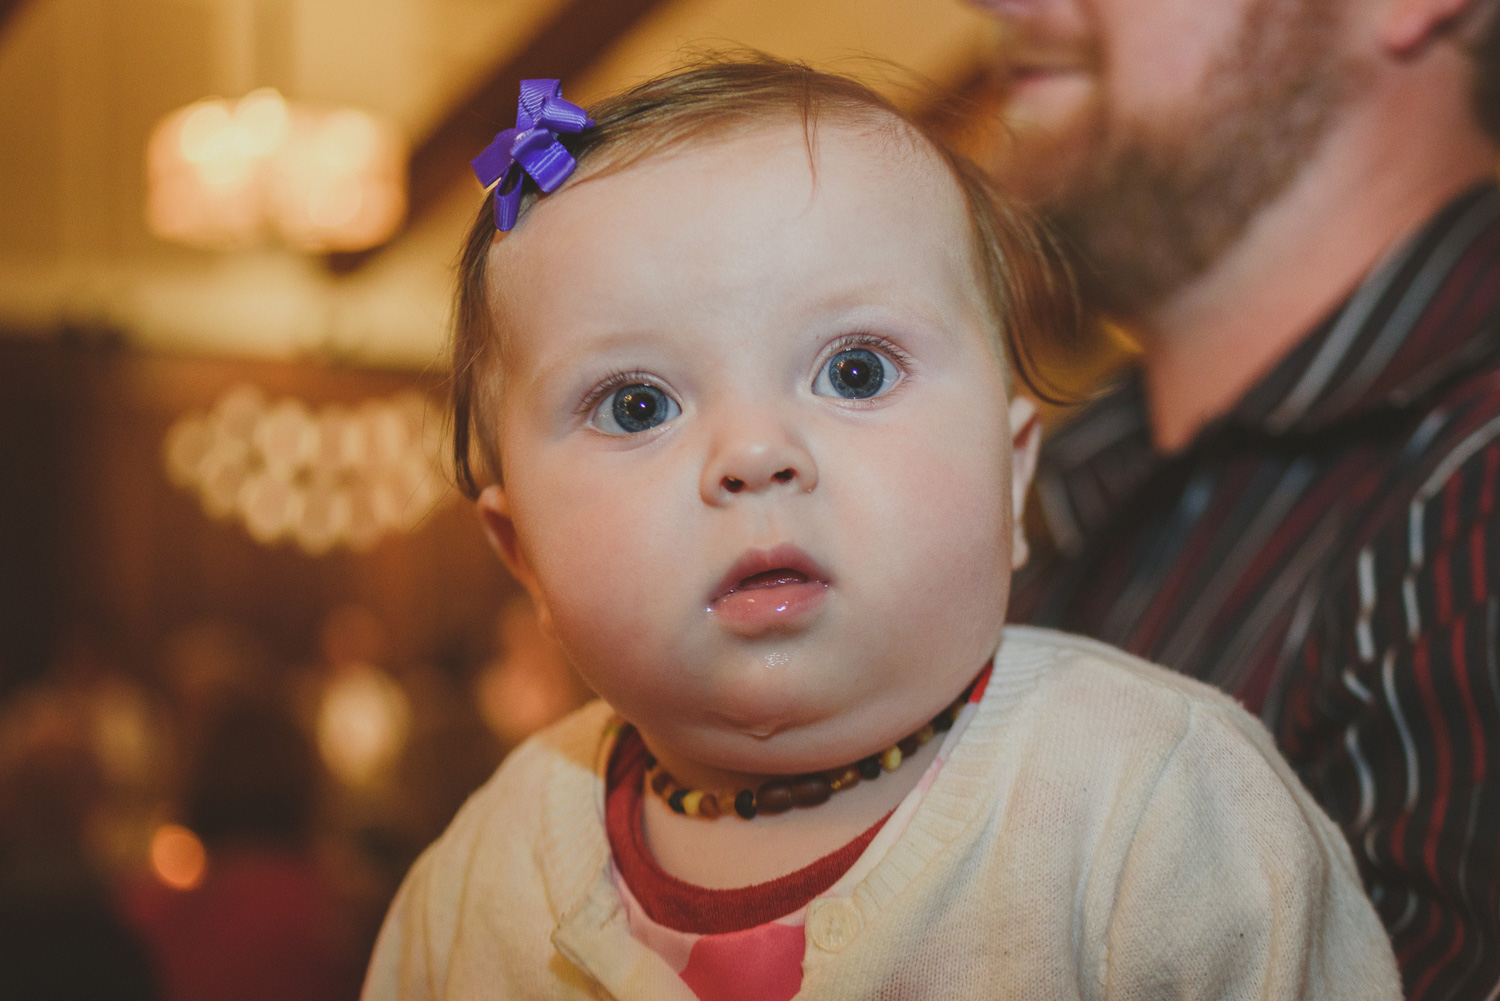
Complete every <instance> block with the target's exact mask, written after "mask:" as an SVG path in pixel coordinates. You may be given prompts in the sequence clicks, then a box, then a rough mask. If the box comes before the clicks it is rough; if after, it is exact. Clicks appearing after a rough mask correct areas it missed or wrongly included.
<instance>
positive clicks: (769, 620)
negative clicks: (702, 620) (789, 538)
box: [708, 543, 830, 635]
mask: <svg viewBox="0 0 1500 1001" xmlns="http://www.w3.org/2000/svg"><path fill="white" fill-rule="evenodd" d="M829 583H830V578H829V575H828V572H827V571H826V570H824V569H823V568H822V567H820V566H818V564H817V563H816V562H815V561H814V560H813V559H812V557H810V556H808V555H807V554H806V553H804V552H803V551H802V550H801V549H799V548H797V547H796V546H794V545H792V544H790V543H783V544H781V545H779V546H773V547H771V548H770V549H752V550H750V551H748V552H747V553H745V555H743V556H741V557H740V558H739V559H738V560H736V561H735V564H734V566H732V567H730V568H729V572H728V573H726V574H725V575H724V577H723V579H722V580H721V581H720V582H719V585H718V587H716V588H715V589H714V591H713V592H712V594H711V595H710V597H709V602H708V608H709V611H711V612H713V613H714V615H715V617H716V618H718V619H720V620H721V621H723V622H724V623H725V624H726V625H728V626H729V627H730V628H731V629H732V630H733V631H735V632H738V633H742V634H746V635H754V634H757V633H762V632H767V631H771V630H775V629H782V628H787V627H790V626H791V625H793V623H794V622H796V621H797V620H798V619H800V618H801V617H802V616H803V615H804V614H805V613H808V612H811V611H812V610H813V609H814V608H816V607H817V606H819V605H821V604H822V603H823V598H824V595H825V594H826V592H827V590H828V585H829Z"/></svg>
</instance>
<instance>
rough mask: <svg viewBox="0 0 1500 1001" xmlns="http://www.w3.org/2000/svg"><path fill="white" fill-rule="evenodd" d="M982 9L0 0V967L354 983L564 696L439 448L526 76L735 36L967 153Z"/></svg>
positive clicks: (561, 670) (585, 81)
mask: <svg viewBox="0 0 1500 1001" xmlns="http://www.w3.org/2000/svg"><path fill="white" fill-rule="evenodd" d="M993 32H994V26H993V23H992V22H991V21H989V20H988V19H986V18H984V17H982V16H980V15H978V14H977V13H975V12H973V11H971V10H969V9H968V8H966V7H964V6H962V5H961V4H960V3H958V2H957V0H819V2H818V3H816V4H806V3H796V2H791V0H357V2H356V0H0V997H3V998H26V999H51V998H58V999H63V998H91V999H108V998H162V999H173V1001H178V999H181V1001H188V999H230V998H258V999H270V998H274V999H281V1001H296V999H302V998H309V999H312V998H328V999H340V998H353V997H354V996H356V994H357V991H358V985H359V981H360V977H361V974H362V971H363V965H364V961H365V958H366V956H367V955H368V953H369V949H370V947H371V945H372V943H373V939H374V935H375V933H376V930H377V928H378V925H379V921H380V919H381V917H382V915H383V914H384V911H385V908H386V905H387V904H388V902H389V900H390V897H391V895H392V894H393V893H394V891H395V889H396V886H397V885H398V883H399V881H400V879H401V877H402V875H403V874H404V873H405V871H406V868H407V866H408V865H409V864H410V863H411V861H412V860H413V859H414V858H415V856H416V854H417V853H418V852H419V851H420V850H421V849H422V848H423V847H424V846H425V845H426V844H427V843H428V842H429V841H430V840H431V839H432V838H434V837H435V836H436V835H437V834H438V833H439V832H440V831H441V830H442V828H443V827H444V825H445V824H446V823H447V821H448V820H449V819H450V817H451V816H452V814H453V812H454V811H455V810H456V809H457V807H458V806H459V805H460V804H461V803H462V802H463V800H464V798H465V797H466V796H467V795H468V794H469V793H470V792H471V791H472V790H473V789H474V788H475V787H476V786H477V785H478V784H479V783H481V782H482V781H483V780H484V779H485V778H486V777H487V776H488V775H489V774H490V773H491V772H492V771H493V769H494V768H495V766H496V765H497V764H498V763H499V762H500V760H501V758H502V757H503V756H504V754H505V753H506V751H507V750H508V749H509V748H511V747H512V746H514V745H515V744H516V743H517V742H519V741H520V740H522V739H523V738H524V737H525V736H526V735H527V734H529V733H530V732H532V731H534V730H535V729H537V728H538V727H540V726H543V725H545V724H547V723H549V722H551V721H552V720H554V719H556V718H557V717H559V716H560V715H562V714H564V713H566V712H567V711H568V710H570V709H571V708H572V707H574V706H576V705H578V704H580V703H581V702H582V701H583V700H584V699H585V698H586V697H587V692H586V690H585V689H584V687H583V686H582V684H581V683H580V682H579V681H578V680H577V678H576V677H575V676H574V675H573V674H572V672H571V670H570V668H569V667H568V666H567V664H566V662H565V660H564V659H563V657H562V656H561V655H560V653H559V652H558V651H557V650H556V649H555V648H554V647H553V646H551V645H550V644H549V642H548V641H547V640H546V639H545V638H544V637H543V636H542V635H541V634H540V633H539V632H538V631H537V628H536V624H535V618H534V616H533V614H532V610H531V609H530V607H529V606H528V604H527V602H526V599H525V597H524V595H523V594H522V593H521V592H520V590H519V589H518V587H517V586H516V585H515V584H514V582H513V581H511V580H510V579H508V578H507V577H506V575H505V574H504V571H503V570H501V569H500V567H499V565H498V563H497V561H496V560H495V558H494V557H493V556H492V555H491V553H490V552H489V550H488V548H487V547H486V545H485V544H484V542H483V540H482V537H481V535H480V532H479V530H478V527H477V524H476V522H475V520H474V518H473V517H472V515H471V513H470V511H469V509H468V507H467V505H466V504H464V503H462V502H460V501H459V500H458V499H457V498H456V495H455V493H454V491H453V490H452V488H451V486H450V471H449V469H448V468H447V466H446V465H445V459H444V444H445V434H446V428H445V423H444V419H443V403H444V376H445V373H444V362H443V358H442V353H443V343H444V337H445V321H446V316H447V307H448V293H449V281H450V267H451V264H452V262H453V259H454V257H455V254H456V252H457V248H458V246H459V242H460V236H461V233H462V231H463V229H464V227H465V224H466V222H467V221H468V219H469V218H470V217H471V215H472V213H473V211H474V210H475V207H476V206H477V204H478V201H479V199H480V191H479V188H478V185H477V184H476V182H475V181H474V179H473V178H472V176H471V175H470V173H469V171H468V165H467V161H468V160H469V158H470V157H472V156H474V155H475V154H477V153H478V152H479V150H481V149H482V148H483V147H484V146H485V145H486V144H487V143H488V142H489V141H490V139H491V138H492V137H493V135H494V133H495V132H497V131H499V130H500V129H502V128H505V127H508V126H509V125H510V124H512V122H513V119H514V113H515V110H514V109H515V95H516V89H517V83H518V81H519V80H520V79H521V78H523V77H531V76H545V77H554V76H555V77H561V78H562V79H563V87H564V93H565V94H566V95H567V96H568V97H569V98H570V99H572V100H574V101H578V102H583V103H587V102H589V101H592V100H594V99H596V98H598V97H600V96H602V95H604V94H606V93H609V92H612V91H615V90H617V89H619V88H621V87H624V86H626V85H629V84H631V83H633V82H635V81H638V80H640V79H642V78H644V77H647V76H649V75H651V74H653V73H655V72H658V71H660V70H663V69H666V68H668V67H670V66H671V65H673V64H674V63H675V62H677V61H679V60H680V58H681V56H682V53H683V52H684V50H686V49H693V48H697V49H704V48H711V49H716V48H726V47H734V46H747V47H753V48H757V49H761V50H764V51H768V52H771V53H774V54H777V55H782V56H789V57H799V58H803V59H807V60H809V61H810V62H813V63H814V64H817V65H820V66H824V67H831V68H834V69H839V70H843V71H845V72H852V73H854V74H856V75H861V76H864V77H865V78H867V79H870V80H871V81H872V82H874V83H875V84H876V85H877V86H878V87H881V88H882V89H885V90H886V91H887V92H889V93H890V94H891V95H892V96H893V97H894V98H895V99H896V100H897V101H898V102H900V103H902V104H903V105H905V106H907V107H910V108H912V110H914V111H915V112H916V113H918V114H921V115H924V116H928V117H929V118H930V120H932V121H933V122H935V123H936V124H938V125H939V126H940V127H941V128H943V129H944V130H946V131H948V132H949V134H950V135H952V136H954V137H956V138H957V139H958V140H959V141H960V142H961V143H964V144H968V145H969V147H970V148H971V149H973V150H975V151H976V152H979V153H981V154H984V153H985V151H984V150H982V149H980V147H981V146H982V145H983V144H984V143H987V142H990V141H991V140H990V139H988V138H986V137H988V136H990V135H992V134H993V131H994V130H993V129H992V128H989V126H992V125H993V112H994V108H995V101H996V97H997V90H996V85H995V84H994V82H993V79H992V76H991V72H990V67H991V66H992V64H993V63H994V61H995V52H996V42H997V39H996V38H995V36H994V34H993ZM919 79H920V80H925V81H928V82H929V83H930V86H921V85H917V86H914V85H913V81H914V80H919ZM945 95H946V97H948V98H951V97H955V96H956V97H958V98H960V99H961V100H960V101H959V102H956V103H955V102H952V101H949V100H945Z"/></svg>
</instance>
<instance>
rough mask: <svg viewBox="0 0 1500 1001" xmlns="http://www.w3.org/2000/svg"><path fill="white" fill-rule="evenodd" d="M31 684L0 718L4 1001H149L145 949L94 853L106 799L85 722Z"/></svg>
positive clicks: (68, 703) (75, 708) (71, 704)
mask: <svg viewBox="0 0 1500 1001" xmlns="http://www.w3.org/2000/svg"><path fill="white" fill-rule="evenodd" d="M69 694H70V693H67V692H65V691H62V690H60V689H58V688H57V687H56V686H49V687H44V688H38V689H36V690H34V691H30V692H26V693H23V694H21V695H19V696H18V697H15V698H13V699H12V700H11V702H10V704H9V706H8V707H7V709H6V711H5V713H4V715H3V716H0V998H18V999H20V998H24V999H27V1001H138V999H139V1001H146V999H151V998H155V997H156V996H157V994H156V990H155V985H154V983H153V974H152V971H151V967H150V963H149V960H148V958H147V955H146V952H145V950H144V948H143V946H142V944H141V943H140V941H139V940H138V939H137V938H136V936H135V935H134V934H133V933H132V932H131V931H130V930H129V928H128V927H127V926H126V924H125V922H124V920H123V918H122V916H121V915H120V914H119V913H118V912H117V909H116V907H115V904H114V900H113V895H112V894H111V892H110V890H109V887H108V885H107V882H106V879H105V877H104V874H103V873H102V872H101V871H100V869H99V866H98V864H97V862H96V860H95V858H94V857H93V854H94V853H93V852H91V850H90V849H91V840H92V837H91V835H92V833H93V827H94V824H95V819H96V816H97V812H98V810H99V805H100V800H101V798H102V797H103V795H104V792H105V780H104V775H103V773H102V771H101V768H100V763H99V760H98V758H97V756H96V754H95V749H94V747H93V744H92V740H91V736H92V735H91V732H90V730H91V727H90V722H91V721H90V719H89V714H88V713H87V712H85V711H82V710H83V709H85V708H86V706H84V705H83V704H82V703H80V702H79V700H77V699H76V698H70V697H69Z"/></svg>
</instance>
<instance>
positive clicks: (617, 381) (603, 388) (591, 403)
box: [574, 371, 662, 417]
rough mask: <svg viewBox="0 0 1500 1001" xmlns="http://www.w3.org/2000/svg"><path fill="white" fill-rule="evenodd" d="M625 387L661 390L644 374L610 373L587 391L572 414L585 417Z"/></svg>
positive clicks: (632, 372)
mask: <svg viewBox="0 0 1500 1001" xmlns="http://www.w3.org/2000/svg"><path fill="white" fill-rule="evenodd" d="M625 386H656V388H658V389H661V388H662V387H661V386H659V385H657V382H656V380H655V379H653V378H651V376H649V375H647V374H646V373H645V372H640V371H616V372H611V373H609V374H608V375H606V376H605V377H604V378H603V379H601V380H600V381H599V382H598V383H597V384H596V385H595V386H594V388H593V389H591V390H589V392H588V394H587V395H585V396H584V398H583V399H582V400H581V401H580V402H579V404H578V407H577V409H575V410H574V413H575V414H577V415H578V416H580V417H587V416H588V415H589V414H592V413H593V412H594V411H595V410H596V409H598V407H599V404H601V403H603V402H604V401H605V399H607V398H608V397H609V394H610V393H613V392H614V391H615V390H617V389H622V388H624V387H625Z"/></svg>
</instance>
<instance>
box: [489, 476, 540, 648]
mask: <svg viewBox="0 0 1500 1001" xmlns="http://www.w3.org/2000/svg"><path fill="white" fill-rule="evenodd" d="M474 508H475V510H476V511H477V512H478V513H479V524H480V525H482V526H483V527H484V534H485V535H486V536H487V537H488V538H489V540H490V545H491V546H493V547H494V549H495V552H496V553H497V554H499V556H500V562H501V563H504V564H505V569H507V570H509V571H510V575H511V576H512V577H514V578H515V579H516V580H518V581H520V582H521V586H522V587H524V588H526V593H527V594H529V595H531V604H532V605H533V606H534V607H535V608H536V617H537V624H538V625H540V626H541V629H542V632H544V633H546V634H547V635H548V636H552V637H554V638H556V633H555V632H554V631H553V629H552V611H551V610H550V609H549V608H548V607H547V602H546V599H544V598H543V597H542V592H541V589H540V588H539V587H538V586H537V579H536V573H535V572H533V571H532V569H531V563H530V562H529V561H528V560H527V559H526V553H525V552H524V551H523V550H522V549H521V542H520V539H518V538H517V537H516V523H515V521H514V520H513V519H512V518H511V516H510V500H509V498H507V497H506V496H505V489H504V488H503V487H501V486H499V485H498V484H491V485H490V486H487V487H485V488H484V490H482V491H481V492H480V494H479V499H478V500H476V501H475V502H474Z"/></svg>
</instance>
